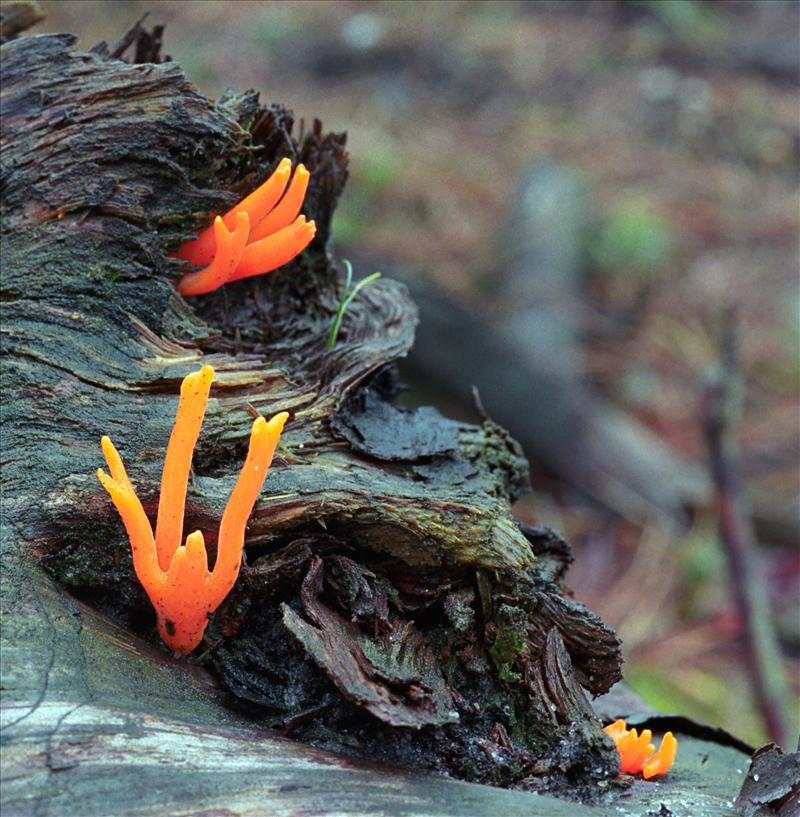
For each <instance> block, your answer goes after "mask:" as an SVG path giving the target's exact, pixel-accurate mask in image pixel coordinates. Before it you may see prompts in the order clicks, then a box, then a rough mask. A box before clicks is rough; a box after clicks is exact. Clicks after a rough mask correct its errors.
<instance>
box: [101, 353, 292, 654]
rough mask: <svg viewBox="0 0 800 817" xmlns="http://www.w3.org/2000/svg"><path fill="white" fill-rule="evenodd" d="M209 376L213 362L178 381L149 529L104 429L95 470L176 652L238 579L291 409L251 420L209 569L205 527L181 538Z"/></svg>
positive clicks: (195, 640)
mask: <svg viewBox="0 0 800 817" xmlns="http://www.w3.org/2000/svg"><path fill="white" fill-rule="evenodd" d="M213 378H214V370H213V369H212V368H211V366H203V368H202V369H201V370H200V371H199V372H193V373H192V374H190V375H188V376H187V377H185V378H184V380H183V384H182V385H181V397H180V402H179V404H178V413H177V415H176V417H175V425H174V427H173V429H172V435H171V436H170V440H169V444H168V445H167V454H166V457H165V459H164V470H163V473H162V478H161V496H160V499H159V505H158V519H157V521H156V532H155V536H154V535H153V529H152V527H151V526H150V521H149V520H148V518H147V516H146V515H145V512H144V509H143V508H142V503H141V502H140V501H139V498H138V497H137V496H136V492H135V491H134V489H133V486H132V485H131V482H130V480H129V479H128V475H127V473H126V472H125V466H124V465H123V464H122V459H121V458H120V456H119V454H118V453H117V450H116V448H114V445H113V443H112V442H111V440H110V439H109V438H108V437H103V439H102V441H101V444H102V447H103V454H104V455H105V458H106V462H107V463H108V468H109V471H111V476H109V475H108V474H106V473H105V471H103V470H102V468H99V469H98V470H97V476H98V478H99V479H100V482H101V483H102V484H103V487H104V488H105V489H106V490H107V491H108V493H109V494H110V496H111V499H112V501H113V502H114V505H115V506H116V508H117V510H118V511H119V515H120V516H121V517H122V521H123V522H124V524H125V528H126V530H127V532H128V538H129V539H130V542H131V550H132V552H133V567H134V570H135V571H136V576H137V578H138V579H139V581H140V582H141V583H142V586H143V587H144V589H145V590H146V591H147V595H148V596H149V597H150V601H151V602H152V604H153V607H155V610H156V614H157V618H158V632H159V633H160V635H161V638H162V639H163V641H164V643H165V644H167V646H169V647H171V648H172V649H173V650H174V651H175V652H176V653H177V654H178V655H188V654H189V653H190V652H191V651H192V650H193V649H194V648H195V647H196V646H197V645H198V644H199V643H200V641H201V640H202V638H203V633H204V632H205V629H206V624H207V622H208V616H209V615H210V614H211V613H213V612H214V610H216V609H217V607H219V605H220V604H221V603H222V601H223V599H224V598H225V597H226V596H227V595H228V593H229V592H230V590H231V588H232V587H233V585H234V584H235V582H236V578H237V577H238V575H239V567H240V565H241V561H242V547H243V544H244V530H245V525H246V524H247V519H248V517H249V516H250V512H251V511H252V510H253V505H254V504H255V501H256V498H257V497H258V493H259V491H260V490H261V486H262V485H263V484H264V478H265V477H266V475H267V469H268V468H269V466H270V463H271V462H272V456H273V454H274V452H275V447H276V445H277V444H278V440H279V439H280V436H281V431H282V430H283V425H284V423H285V422H286V419H287V418H288V416H289V415H288V414H287V413H286V412H285V411H283V412H281V413H280V414H276V415H275V416H274V417H273V418H272V419H271V420H270V421H269V422H267V421H266V420H265V419H264V418H263V417H259V418H257V419H256V421H255V422H254V423H253V428H252V431H251V433H250V448H249V450H248V452H247V459H246V460H245V463H244V466H243V468H242V471H241V473H240V474H239V479H238V481H237V482H236V486H235V487H234V489H233V492H232V493H231V496H230V499H229V500H228V504H227V506H226V508H225V511H224V513H223V514H222V522H221V524H220V528H219V540H218V545H217V560H216V563H215V565H214V569H213V570H212V571H209V569H208V559H207V555H206V546H205V542H204V540H203V534H202V533H201V532H200V531H199V530H198V531H194V533H190V534H189V535H188V536H187V537H186V544H183V545H182V544H181V539H182V536H183V512H184V505H185V502H186V486H187V483H188V479H189V469H190V467H191V464H192V452H193V451H194V447H195V444H196V443H197V438H198V436H199V434H200V426H201V424H202V422H203V416H204V415H205V411H206V404H207V403H208V393H209V391H210V389H211V381H212V380H213Z"/></svg>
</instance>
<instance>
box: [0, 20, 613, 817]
mask: <svg viewBox="0 0 800 817" xmlns="http://www.w3.org/2000/svg"><path fill="white" fill-rule="evenodd" d="M159 40H160V33H156V34H150V33H147V32H144V31H143V30H141V29H140V30H139V32H138V33H137V35H136V37H135V38H133V39H131V41H130V42H129V43H128V45H130V46H133V47H134V49H135V53H137V54H139V55H140V56H141V55H146V58H147V59H148V60H150V61H149V62H147V63H143V64H139V63H136V62H133V63H127V62H124V61H123V60H122V59H121V56H122V54H123V52H124V48H123V49H122V50H120V48H121V47H116V46H115V47H114V48H112V49H109V48H108V47H107V46H105V45H102V46H98V47H97V48H96V49H93V50H92V51H91V52H85V51H80V50H78V49H77V48H76V47H75V44H74V38H73V37H72V36H71V35H42V36H32V37H26V38H21V39H16V40H12V41H11V42H9V43H7V44H5V45H4V46H3V77H2V79H3V85H2V104H3V123H2V149H3V158H2V163H3V164H2V173H3V179H2V181H3V201H2V228H3V247H2V250H3V258H2V261H3V280H2V309H3V315H2V317H3V321H2V337H3V355H4V360H3V367H2V386H3V394H4V402H3V416H2V420H3V459H4V462H3V487H4V492H3V519H2V559H3V562H2V567H3V572H2V582H3V583H2V616H3V667H2V669H3V742H4V775H5V776H6V780H5V785H4V786H3V799H4V804H3V805H4V814H10V815H17V814H19V815H22V814H37V815H42V814H54V815H55V814H58V815H60V817H66V816H67V815H72V814H76V815H77V814H80V815H84V816H85V815H91V814H106V813H109V812H110V813H124V814H154V813H158V814H161V815H169V814H178V813H187V812H186V810H187V809H191V810H192V812H193V813H198V812H206V813H211V812H214V811H216V812H217V813H226V814H256V813H267V812H269V813H276V814H279V813H280V814H283V813H294V812H296V811H305V812H307V813H309V812H313V813H324V812H325V810H326V809H327V810H328V811H331V812H334V813H348V814H358V813H363V814H374V813H385V812H387V811H392V810H395V811H397V810H400V808H401V806H400V804H399V803H398V796H400V797H401V798H402V809H403V811H404V813H425V814H460V813H470V812H474V813H489V812H491V811H495V810H497V809H502V810H505V811H507V812H508V813H509V814H514V813H520V814H522V813H528V814H535V813H536V809H537V808H539V805H541V804H542V803H544V804H545V805H543V806H542V810H543V813H547V814H552V815H557V814H561V813H564V814H580V813H583V812H582V811H581V810H579V807H577V806H576V805H575V804H574V803H570V804H558V803H556V804H553V803H551V801H549V800H547V801H545V800H540V799H539V798H537V797H536V796H535V795H532V794H527V793H521V792H501V791H499V790H496V789H487V788H484V787H478V788H467V787H464V786H463V785H462V784H456V783H452V782H447V781H443V780H435V779H433V778H428V777H425V776H419V777H415V778H412V777H410V776H409V774H408V773H407V772H402V773H398V772H392V771H387V770H378V769H376V768H374V767H372V766H370V765H369V764H368V762H366V761H364V760H363V758H369V759H371V760H382V761H385V762H387V763H392V764H394V765H396V766H404V767H406V768H414V769H417V770H434V771H439V772H442V773H445V774H448V775H451V776H458V777H461V778H464V779H471V780H476V781H480V782H489V783H494V784H496V785H504V786H519V787H522V788H527V789H532V790H539V791H555V792H558V793H560V794H566V795H571V796H573V797H579V798H581V799H583V800H594V801H597V800H599V799H600V798H601V797H602V796H603V795H604V793H605V792H606V791H607V790H610V789H613V788H614V787H613V786H612V785H611V781H612V780H613V778H614V777H615V776H616V773H617V770H618V763H617V758H616V752H615V750H614V748H613V746H612V745H611V743H610V741H609V740H608V739H607V738H606V737H605V736H604V735H603V734H602V732H601V731H600V724H599V721H598V720H597V718H596V717H595V716H594V714H593V713H592V711H591V708H590V707H589V705H588V702H587V698H586V695H587V692H588V693H590V694H591V693H594V694H597V693H601V692H605V691H607V690H608V689H609V688H610V687H611V686H612V685H613V684H614V683H615V682H616V681H617V680H618V679H619V677H620V663H621V659H620V645H619V642H618V640H617V638H616V636H615V635H614V633H613V632H612V631H611V630H609V629H608V628H607V627H605V625H603V623H602V622H601V621H600V620H599V619H598V618H597V617H596V616H594V615H593V614H591V613H590V612H589V611H588V610H586V609H585V608H584V607H583V606H581V605H580V604H579V603H577V602H575V601H573V600H571V599H569V598H567V597H566V595H565V594H566V590H565V587H564V584H563V574H564V570H565V568H566V564H567V563H568V558H569V557H568V546H567V545H566V544H565V543H563V541H561V540H560V539H559V538H558V537H557V536H555V535H554V534H552V533H550V532H546V531H537V530H533V531H530V530H529V531H523V530H521V529H520V527H519V526H518V525H517V523H516V522H515V520H514V519H513V517H512V515H511V513H510V502H511V501H513V500H514V499H515V498H516V497H517V496H519V495H520V493H521V492H522V491H524V490H525V489H526V485H527V473H526V465H525V461H524V458H523V457H522V455H521V451H520V449H519V447H518V446H517V445H516V443H514V441H513V440H511V439H510V438H509V437H508V435H507V434H506V433H505V432H504V431H503V430H502V429H501V428H499V427H498V426H496V425H495V424H494V423H493V422H491V421H490V420H488V419H487V420H486V421H485V422H484V423H483V424H482V425H480V426H472V425H468V424H463V423H454V422H452V421H449V420H446V419H445V418H443V417H441V416H440V415H438V414H437V413H436V412H433V411H431V410H426V409H419V410H416V411H409V410H403V409H400V408H398V407H397V406H396V405H395V404H394V402H393V398H394V397H395V395H396V392H397V388H398V384H397V382H396V375H395V373H394V370H393V368H392V364H393V362H394V361H395V360H397V359H398V358H400V357H402V356H403V355H405V354H406V352H407V351H408V349H409V348H410V346H411V343H412V341H413V334H414V326H415V321H416V313H415V310H414V306H413V304H412V303H411V301H410V300H409V298H408V295H407V293H406V291H405V289H404V288H403V287H402V286H400V285H398V284H396V283H394V282H392V281H390V280H381V281H380V283H376V284H374V285H372V286H371V287H369V288H368V289H366V290H364V292H363V294H362V296H360V298H359V299H358V300H357V301H356V302H354V304H353V305H352V306H351V308H350V310H349V311H348V313H347V315H346V318H345V322H344V325H343V330H342V333H341V336H340V340H339V342H338V343H337V345H336V347H335V348H334V350H333V351H329V350H328V349H327V345H326V340H327V334H328V328H329V326H330V321H331V318H332V316H333V314H334V312H335V310H336V307H337V304H338V301H339V298H340V296H341V291H340V290H341V281H340V277H339V275H338V273H337V268H336V265H335V264H334V263H333V260H332V257H331V247H330V245H329V236H330V222H331V217H332V214H333V210H334V207H335V204H336V199H337V197H338V195H339V194H340V192H341V190H342V187H343V185H344V182H345V180H346V177H347V153H346V150H345V139H344V136H343V135H337V134H326V133H324V131H323V129H322V126H321V124H320V123H319V122H315V123H314V126H313V127H312V128H311V130H309V131H308V132H305V133H301V134H300V135H299V136H298V137H297V138H295V137H294V136H293V135H292V133H293V120H292V116H291V114H289V113H288V112H287V111H285V110H284V109H282V108H281V107H279V106H277V105H271V106H264V105H262V104H260V102H259V100H258V97H257V95H256V94H255V93H253V92H248V93H245V94H241V95H236V94H233V93H229V94H226V95H225V96H223V97H222V98H220V99H218V100H217V101H216V102H211V101H209V100H207V99H205V98H204V97H203V96H201V95H200V94H199V93H198V92H197V91H196V90H195V89H194V88H193V87H192V86H191V84H190V83H189V82H188V81H187V80H186V78H185V77H184V75H183V74H182V72H181V70H180V69H179V68H178V67H177V66H176V65H174V64H172V63H169V62H165V63H160V62H159V61H158V42H159ZM284 155H288V156H290V157H292V158H293V159H296V160H299V161H302V162H304V163H305V165H306V166H307V167H308V168H309V170H310V171H311V174H312V175H311V179H312V181H311V186H310V189H309V193H308V197H307V202H306V207H305V212H306V214H307V215H308V217H309V218H313V219H315V220H316V222H317V225H318V232H317V238H316V239H315V241H314V242H313V244H312V245H311V247H310V248H309V250H308V251H307V252H306V253H305V254H304V255H303V257H302V258H301V259H300V260H298V261H296V262H293V263H292V264H290V265H288V266H287V267H285V268H284V269H282V270H280V271H279V272H277V273H274V274H272V275H269V276H264V277H262V278H259V279H251V280H247V281H242V282H239V283H237V284H233V285H229V286H227V287H225V288H224V289H223V290H222V291H219V292H216V293H212V294H211V295H208V296H203V297H200V298H195V299H189V301H188V302H187V301H185V300H184V299H183V298H181V297H180V296H179V295H178V294H177V293H176V291H175V282H176V280H177V278H178V277H179V275H180V274H181V273H180V267H179V264H178V262H177V261H176V260H174V259H173V258H171V257H170V255H169V253H170V252H171V251H174V250H175V249H176V248H177V247H178V246H179V245H180V244H181V243H182V242H183V241H184V240H187V239H189V238H191V237H192V236H193V235H195V234H196V232H197V230H198V229H199V228H200V227H202V226H205V225H206V224H207V223H208V221H209V214H210V213H212V212H218V211H220V210H223V209H224V208H225V207H226V206H229V205H230V204H231V203H232V202H234V201H236V200H238V199H239V198H241V196H242V195H243V194H245V193H247V192H249V191H250V190H251V189H253V188H254V187H255V186H256V185H257V184H258V183H260V182H261V181H262V180H263V179H264V178H265V177H266V176H267V175H268V174H269V173H270V172H271V170H272V169H273V168H274V166H275V165H276V163H277V161H278V160H279V159H280V158H281V157H282V156H284ZM202 363H210V364H212V365H213V366H214V368H215V370H216V372H217V377H216V380H215V385H214V389H213V390H212V399H211V401H210V403H209V408H208V412H207V414H206V419H205V422H204V426H203V430H202V434H201V437H200V442H199V444H198V448H197V450H196V452H195V458H194V473H193V478H192V480H191V482H190V486H189V493H188V500H187V511H186V525H187V530H195V529H200V530H202V531H203V533H204V535H205V540H206V542H207V543H208V544H209V546H210V551H211V559H212V560H213V550H214V536H215V531H216V528H217V525H218V519H219V515H220V511H221V509H222V507H223V506H224V503H225V501H226V499H227V496H228V494H229V492H230V489H231V487H232V484H233V481H234V479H235V476H236V474H237V473H238V469H239V466H240V463H241V460H242V458H243V454H244V447H245V444H246V440H247V435H248V431H249V426H250V420H251V413H252V412H253V410H255V411H258V412H260V413H262V414H264V415H267V416H269V415H272V414H274V413H275V412H277V411H282V410H286V411H289V412H290V413H291V419H290V422H289V424H288V425H287V432H286V434H285V436H284V439H283V445H282V448H281V449H280V457H279V458H278V459H277V460H276V463H275V464H274V465H273V468H272V470H271V472H270V475H269V478H268V481H267V485H266V488H265V490H264V492H263V494H262V496H261V498H260V500H259V502H258V504H257V506H256V510H255V512H254V515H253V518H252V521H251V523H250V526H249V528H248V533H247V539H246V557H247V558H246V564H245V565H244V566H243V568H242V573H241V577H240V581H239V583H238V584H237V586H236V588H235V589H234V591H233V592H232V593H231V595H230V597H229V598H228V599H227V600H226V602H225V604H224V605H223V607H221V608H220V610H219V611H218V613H217V614H216V616H215V618H214V619H213V620H212V622H211V623H210V626H209V628H208V633H207V638H206V643H205V645H204V652H203V653H202V654H201V655H199V656H198V657H196V658H195V659H194V662H193V663H192V662H180V661H174V660H172V659H171V658H170V657H169V656H167V655H166V653H165V651H164V649H163V647H161V646H160V645H159V642H158V638H157V636H156V635H155V631H154V627H153V623H154V617H153V614H152V611H151V609H150V607H149V605H148V603H147V600H146V597H145V596H144V593H143V591H142V589H141V588H140V587H139V585H138V583H137V582H136V580H135V578H134V574H133V570H132V565H131V560H130V553H129V545H128V542H127V540H126V537H125V535H124V531H123V528H122V525H121V523H120V521H119V519H118V517H117V515H116V513H115V511H114V510H113V507H112V505H111V503H110V502H109V501H108V499H107V497H106V496H105V495H104V493H103V491H102V489H101V488H100V486H99V484H98V483H97V481H96V478H95V477H94V471H95V469H96V467H97V466H98V465H99V464H100V450H99V438H100V436H101V435H102V434H109V435H110V436H111V437H112V438H113V439H114V440H115V442H116V443H117V444H118V446H119V448H120V450H121V453H122V455H123V456H124V458H125V460H126V464H127V468H128V472H129V474H130V475H131V477H132V479H133V481H134V484H135V485H136V488H137V491H138V493H139V496H140V497H141V498H142V500H143V504H144V506H145V509H146V511H147V512H148V514H150V515H151V518H152V517H154V516H155V511H156V504H157V495H158V483H159V479H160V470H161V465H162V461H163V451H164V448H165V445H166V440H167V438H168V436H169V430H170V426H171V423H172V419H173V416H174V409H175V397H176V395H177V391H178V386H179V383H180V381H181V379H182V377H183V376H184V375H185V374H187V373H188V372H190V371H192V370H195V369H197V368H198V367H199V366H200V365H201V364H202ZM243 710H245V711H246V714H244V712H243ZM253 718H255V719H256V721H257V722H255V723H254V722H253ZM275 729H280V730H282V731H283V733H284V735H286V736H292V737H293V738H299V739H301V740H302V741H304V742H305V743H308V744H313V745H314V746H315V747H317V748H314V749H312V748H309V747H308V746H303V745H302V744H300V743H295V742H293V741H291V740H289V739H288V737H283V738H281V737H280V736H278V734H277V733H276V732H275V731H274V730H275ZM270 730H273V731H270ZM320 747H321V748H320ZM324 748H330V749H334V750H335V751H336V752H337V753H338V754H337V756H333V755H330V754H326V753H325V752H323V751H322V749H324ZM345 754H348V755H350V757H351V759H350V760H344V759H343V756H344V755H345ZM359 757H360V758H362V760H359V761H356V760H353V759H352V758H359ZM399 790H401V792H402V793H401V794H400V795H398V791H399ZM265 798H268V802H269V803H270V806H269V808H268V809H266V811H265V809H264V802H265ZM414 798H416V801H415V800H414ZM414 802H416V803H417V804H418V805H417V806H414V805H413V804H414ZM489 802H491V803H492V804H493V806H492V808H488V807H484V806H486V805H487V804H488V803H489ZM409 803H411V806H410V805H409ZM415 809H416V810H415ZM587 813H589V812H587Z"/></svg>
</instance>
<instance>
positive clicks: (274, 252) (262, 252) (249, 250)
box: [230, 216, 317, 281]
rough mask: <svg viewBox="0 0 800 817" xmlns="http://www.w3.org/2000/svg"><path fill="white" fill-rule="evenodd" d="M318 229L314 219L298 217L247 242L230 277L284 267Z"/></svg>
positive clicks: (234, 277) (244, 276)
mask: <svg viewBox="0 0 800 817" xmlns="http://www.w3.org/2000/svg"><path fill="white" fill-rule="evenodd" d="M316 231H317V228H316V225H315V224H314V222H313V221H306V217H305V216H298V217H297V218H296V219H295V221H294V223H292V224H290V225H289V226H288V227H284V228H283V229H282V230H279V231H278V232H277V233H274V234H273V235H270V236H267V237H266V238H262V239H261V240H260V241H256V242H254V243H253V244H248V245H247V246H246V247H245V248H244V251H243V252H242V257H241V258H240V259H239V264H238V265H237V267H236V269H235V270H234V271H233V275H232V276H231V278H230V280H231V281H238V280H239V279H240V278H249V277H250V276H252V275H261V274H262V273H264V272H272V270H275V269H277V268H278V267H282V266H283V265H284V264H285V263H286V262H287V261H291V260H292V258H294V257H295V256H296V255H297V253H298V252H302V250H303V249H304V248H305V247H306V246H308V245H309V244H310V243H311V239H312V238H314V234H315V233H316ZM298 247H299V248H300V249H299V250H298Z"/></svg>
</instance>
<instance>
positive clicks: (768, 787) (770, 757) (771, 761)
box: [736, 743, 800, 817]
mask: <svg viewBox="0 0 800 817" xmlns="http://www.w3.org/2000/svg"><path fill="white" fill-rule="evenodd" d="M736 808H737V809H738V810H739V811H738V813H739V814H741V815H742V817H776V815H777V817H795V815H797V814H800V751H798V752H793V753H791V754H788V755H785V754H784V753H783V752H782V751H781V749H780V748H779V747H778V746H776V745H775V744H774V743H770V744H768V745H766V746H762V747H761V748H760V749H758V750H757V751H756V752H755V753H754V754H753V758H752V760H751V761H750V768H749V769H748V771H747V777H746V778H745V781H744V783H743V784H742V790H741V791H740V792H739V796H738V797H737V798H736Z"/></svg>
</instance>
